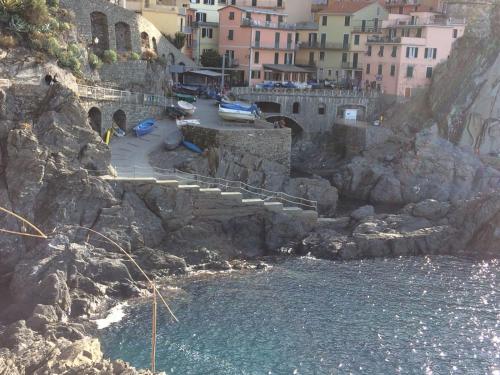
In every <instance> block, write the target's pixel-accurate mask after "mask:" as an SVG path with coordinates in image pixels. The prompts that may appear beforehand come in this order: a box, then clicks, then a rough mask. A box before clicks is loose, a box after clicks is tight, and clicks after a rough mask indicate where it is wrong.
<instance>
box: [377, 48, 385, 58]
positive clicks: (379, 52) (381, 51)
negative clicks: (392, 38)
mask: <svg viewBox="0 0 500 375" xmlns="http://www.w3.org/2000/svg"><path fill="white" fill-rule="evenodd" d="M378 55H379V57H384V46H380V49H379V50H378Z"/></svg>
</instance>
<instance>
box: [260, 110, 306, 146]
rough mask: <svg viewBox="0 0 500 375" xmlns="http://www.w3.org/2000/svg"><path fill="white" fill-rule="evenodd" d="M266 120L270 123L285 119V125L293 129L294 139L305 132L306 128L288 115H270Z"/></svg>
mask: <svg viewBox="0 0 500 375" xmlns="http://www.w3.org/2000/svg"><path fill="white" fill-rule="evenodd" d="M266 120H267V121H268V122H270V123H274V122H276V121H280V120H284V121H285V126H286V127H287V128H290V129H292V139H293V141H295V140H297V139H298V138H299V137H300V136H301V134H302V133H303V132H304V129H303V128H302V126H300V124H299V123H298V122H297V121H295V120H294V119H292V118H290V117H287V116H268V117H267V118H266Z"/></svg>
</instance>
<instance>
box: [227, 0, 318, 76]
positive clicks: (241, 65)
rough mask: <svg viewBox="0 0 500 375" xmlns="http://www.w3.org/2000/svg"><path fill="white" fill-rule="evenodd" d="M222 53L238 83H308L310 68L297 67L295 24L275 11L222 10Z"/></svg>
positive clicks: (233, 7)
mask: <svg viewBox="0 0 500 375" xmlns="http://www.w3.org/2000/svg"><path fill="white" fill-rule="evenodd" d="M219 27H220V34H219V53H220V54H226V55H227V56H228V57H229V67H230V68H232V69H235V71H234V72H233V75H234V76H236V77H237V78H236V81H239V82H240V83H245V84H248V85H255V84H257V83H260V82H262V81H264V80H266V81H268V80H272V81H300V82H305V81H307V80H308V79H309V78H310V76H311V75H312V74H313V73H314V71H312V70H311V69H310V68H307V67H300V66H295V65H294V61H295V44H296V41H295V37H296V35H295V28H296V25H295V24H290V23H287V14H285V13H283V12H281V11H276V10H273V9H263V8H253V7H239V6H234V5H229V6H226V7H224V8H222V9H220V10H219Z"/></svg>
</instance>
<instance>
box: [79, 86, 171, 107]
mask: <svg viewBox="0 0 500 375" xmlns="http://www.w3.org/2000/svg"><path fill="white" fill-rule="evenodd" d="M78 96H80V97H82V98H87V99H93V100H96V101H113V102H121V103H128V104H138V105H146V106H158V107H166V106H167V105H169V104H172V99H169V98H167V97H165V96H161V95H154V94H145V93H138V92H132V91H123V90H116V89H112V88H107V87H100V86H88V85H78Z"/></svg>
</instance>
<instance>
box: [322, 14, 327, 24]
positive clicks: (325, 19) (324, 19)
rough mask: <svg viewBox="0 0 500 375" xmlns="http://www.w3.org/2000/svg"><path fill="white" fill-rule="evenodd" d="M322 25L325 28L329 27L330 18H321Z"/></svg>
mask: <svg viewBox="0 0 500 375" xmlns="http://www.w3.org/2000/svg"><path fill="white" fill-rule="evenodd" d="M321 25H323V26H327V25H328V17H327V16H323V17H321Z"/></svg>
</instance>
